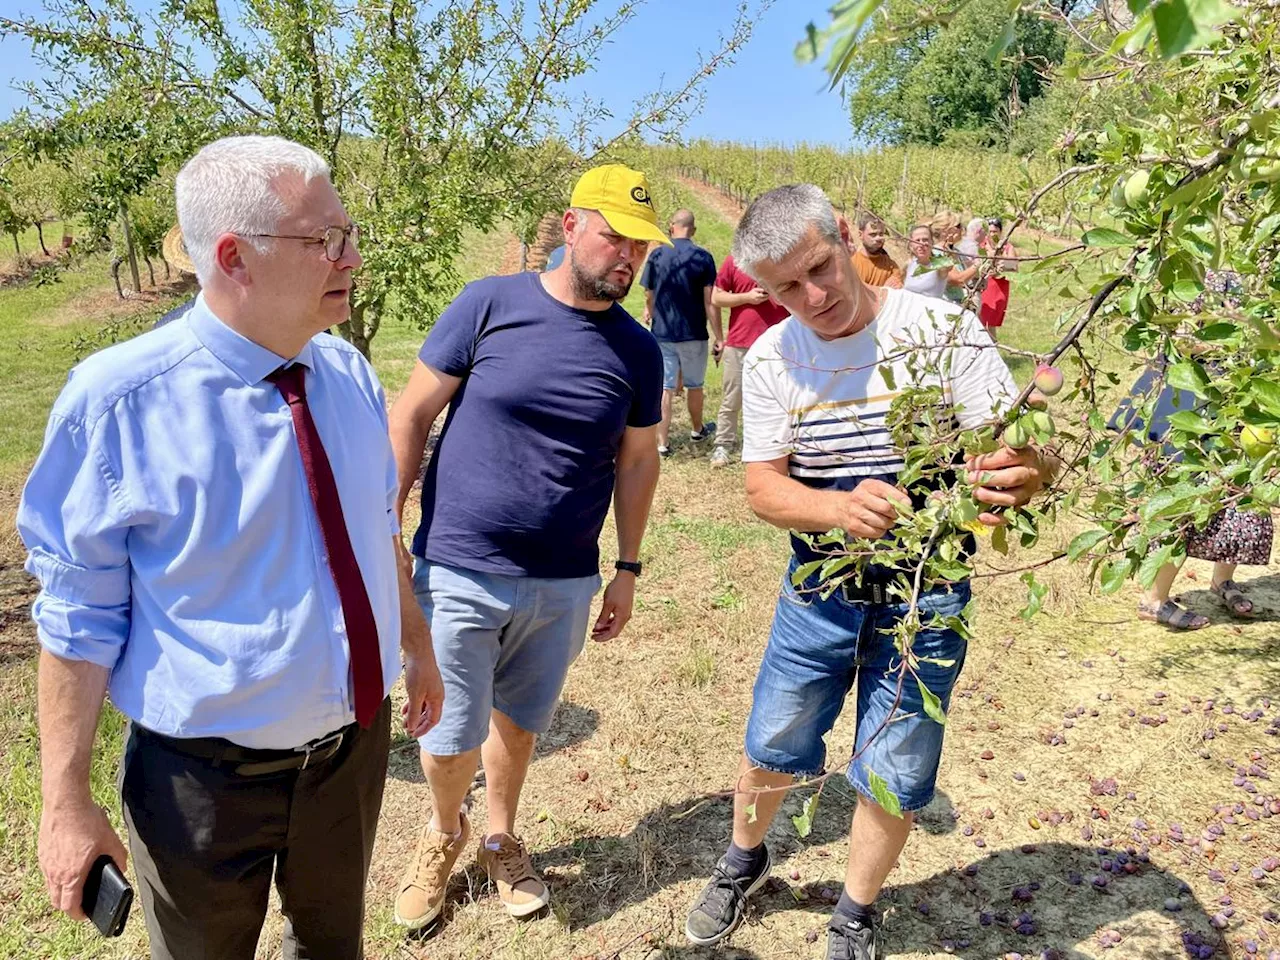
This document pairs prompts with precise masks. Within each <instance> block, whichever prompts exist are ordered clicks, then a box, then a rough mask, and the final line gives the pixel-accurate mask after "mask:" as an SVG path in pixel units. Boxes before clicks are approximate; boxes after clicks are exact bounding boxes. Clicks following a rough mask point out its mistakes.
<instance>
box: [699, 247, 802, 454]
mask: <svg viewBox="0 0 1280 960" xmlns="http://www.w3.org/2000/svg"><path fill="white" fill-rule="evenodd" d="M711 305H712V306H713V307H715V308H716V309H717V310H721V309H726V308H727V309H728V311H729V335H728V337H727V338H726V339H725V344H724V352H723V357H724V375H723V380H722V384H723V386H722V392H721V395H720V415H719V416H718V417H716V448H715V450H714V452H712V454H711V466H713V467H724V466H727V465H728V463H729V454H730V452H731V451H732V450H733V448H734V446H735V445H736V444H737V442H738V414H739V413H740V412H741V410H742V362H743V360H744V359H745V358H746V355H747V350H748V349H750V347H751V345H752V344H753V343H755V342H756V338H757V337H759V336H760V334H762V333H764V332H765V331H766V330H767V329H769V328H770V327H771V326H773V325H774V324H775V323H779V322H781V321H782V320H783V319H784V318H785V317H786V315H787V311H786V310H785V309H784V308H783V307H782V306H781V305H780V304H779V303H778V302H777V301H775V300H774V299H773V298H772V297H770V296H769V294H768V293H766V292H765V290H764V288H762V287H761V286H760V285H759V284H757V283H756V282H755V281H754V280H753V279H751V277H749V276H747V274H745V273H743V272H742V271H741V270H739V269H738V267H737V265H736V264H735V263H734V262H733V255H732V254H730V255H728V256H726V257H725V258H724V263H722V264H720V272H719V273H717V274H716V285H715V288H714V289H713V290H712V291H711Z"/></svg>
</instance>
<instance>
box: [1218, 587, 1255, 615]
mask: <svg viewBox="0 0 1280 960" xmlns="http://www.w3.org/2000/svg"><path fill="white" fill-rule="evenodd" d="M1209 589H1210V590H1211V591H1212V592H1213V595H1214V596H1215V597H1217V598H1218V599H1219V600H1221V601H1222V605H1223V606H1224V607H1226V608H1227V612H1228V613H1230V614H1231V615H1232V616H1233V617H1239V618H1241V619H1248V618H1250V617H1252V616H1253V613H1254V610H1253V601H1252V600H1250V599H1249V598H1248V597H1247V596H1245V593H1244V591H1243V590H1241V589H1240V584H1238V583H1236V582H1235V581H1234V580H1223V581H1222V583H1215V584H1211V585H1210V587H1209Z"/></svg>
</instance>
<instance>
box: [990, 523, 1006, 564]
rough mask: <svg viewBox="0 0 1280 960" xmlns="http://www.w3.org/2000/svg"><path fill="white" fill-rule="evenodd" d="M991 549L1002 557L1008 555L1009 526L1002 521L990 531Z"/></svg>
mask: <svg viewBox="0 0 1280 960" xmlns="http://www.w3.org/2000/svg"><path fill="white" fill-rule="evenodd" d="M991 549H993V550H994V551H995V552H996V553H998V554H1000V556H1002V557H1007V556H1008V555H1009V528H1008V527H1006V526H1005V525H1004V524H1003V523H1002V524H1000V526H998V527H995V528H993V529H992V531H991Z"/></svg>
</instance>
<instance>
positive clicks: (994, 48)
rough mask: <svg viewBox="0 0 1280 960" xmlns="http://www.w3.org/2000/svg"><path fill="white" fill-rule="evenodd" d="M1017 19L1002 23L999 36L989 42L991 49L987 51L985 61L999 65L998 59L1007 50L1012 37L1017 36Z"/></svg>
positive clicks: (1013, 17) (1011, 18)
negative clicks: (1002, 27) (1002, 26)
mask: <svg viewBox="0 0 1280 960" xmlns="http://www.w3.org/2000/svg"><path fill="white" fill-rule="evenodd" d="M1017 27H1018V18H1017V17H1016V16H1012V17H1010V18H1009V19H1008V20H1006V21H1005V22H1004V29H1002V30H1001V31H1000V35H999V36H998V37H996V38H995V40H993V41H992V42H991V47H990V48H989V49H988V50H987V59H988V60H990V61H991V62H992V63H999V62H1000V57H1001V56H1002V55H1003V54H1004V52H1005V51H1006V50H1008V49H1009V44H1011V43H1013V39H1014V36H1015V35H1016V34H1017Z"/></svg>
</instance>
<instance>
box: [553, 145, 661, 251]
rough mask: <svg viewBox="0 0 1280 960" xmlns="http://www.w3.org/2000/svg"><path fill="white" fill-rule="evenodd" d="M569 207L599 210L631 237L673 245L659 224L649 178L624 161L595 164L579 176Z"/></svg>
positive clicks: (607, 221)
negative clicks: (598, 165) (601, 164)
mask: <svg viewBox="0 0 1280 960" xmlns="http://www.w3.org/2000/svg"><path fill="white" fill-rule="evenodd" d="M569 206H571V207H581V208H583V209H585V210H595V211H596V212H597V213H599V214H600V216H602V217H604V219H605V222H606V223H608V224H609V226H610V227H612V228H613V229H614V230H616V231H617V232H618V233H620V234H622V236H624V237H627V238H628V239H630V240H650V241H653V240H656V241H658V242H659V243H665V244H667V245H668V246H670V245H671V240H670V239H669V238H668V237H667V235H666V234H665V233H663V231H662V230H661V228H659V226H658V211H657V210H655V209H654V208H653V200H652V198H651V197H650V196H649V181H648V180H646V179H645V175H644V174H643V173H641V172H640V171H638V170H632V169H631V168H630V167H626V166H623V165H622V164H620V163H610V164H606V165H605V166H603V167H593V168H592V169H590V170H588V171H587V172H586V173H584V174H583V175H582V176H581V177H579V178H578V182H577V183H576V184H574V187H573V196H571V197H570V198H569Z"/></svg>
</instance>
